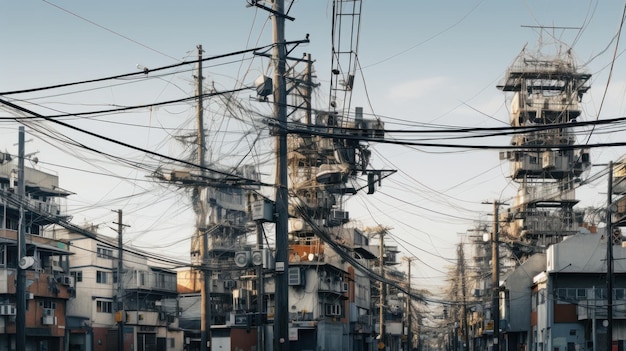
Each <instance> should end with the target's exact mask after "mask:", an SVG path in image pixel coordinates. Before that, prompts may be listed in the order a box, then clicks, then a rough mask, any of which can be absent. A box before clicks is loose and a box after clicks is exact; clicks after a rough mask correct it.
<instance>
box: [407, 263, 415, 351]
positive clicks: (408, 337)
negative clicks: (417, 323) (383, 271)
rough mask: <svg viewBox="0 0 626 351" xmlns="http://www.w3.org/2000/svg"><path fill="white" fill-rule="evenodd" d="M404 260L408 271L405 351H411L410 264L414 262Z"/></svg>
mask: <svg viewBox="0 0 626 351" xmlns="http://www.w3.org/2000/svg"><path fill="white" fill-rule="evenodd" d="M406 260H407V261H408V270H407V275H408V276H409V277H408V286H407V291H408V292H409V293H408V294H407V296H406V297H407V302H406V319H407V332H406V341H407V343H406V345H407V347H406V351H411V350H412V349H413V347H412V346H413V331H412V330H411V327H412V325H411V324H412V323H411V322H412V319H413V316H412V315H411V307H412V301H411V263H412V262H413V261H414V260H415V259H414V258H406Z"/></svg>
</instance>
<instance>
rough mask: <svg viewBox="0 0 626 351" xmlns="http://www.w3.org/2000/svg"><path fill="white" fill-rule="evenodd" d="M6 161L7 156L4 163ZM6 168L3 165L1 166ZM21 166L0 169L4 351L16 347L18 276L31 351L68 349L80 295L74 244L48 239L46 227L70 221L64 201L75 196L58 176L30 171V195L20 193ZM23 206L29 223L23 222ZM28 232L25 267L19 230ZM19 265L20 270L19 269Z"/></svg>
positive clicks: (0, 333) (0, 337)
mask: <svg viewBox="0 0 626 351" xmlns="http://www.w3.org/2000/svg"><path fill="white" fill-rule="evenodd" d="M3 160H5V158H4V157H2V160H0V161H3ZM0 163H2V162H0ZM17 174H18V171H17V163H16V162H7V163H4V164H0V350H13V349H15V347H16V346H15V344H16V339H15V338H16V332H17V330H16V329H17V326H16V313H17V311H16V304H17V299H19V298H20V297H19V296H16V276H17V271H18V270H19V269H23V270H24V271H25V274H26V296H25V297H22V298H26V311H25V313H26V316H25V317H26V324H25V326H24V327H25V337H26V348H27V350H36V351H38V350H49V351H58V350H63V349H64V346H65V345H66V339H65V338H64V337H65V328H66V326H67V321H66V318H65V312H66V308H67V304H68V302H69V300H70V299H71V298H72V297H73V296H74V295H75V291H74V281H73V279H72V277H71V276H70V275H69V271H68V257H69V256H70V254H71V253H70V251H69V249H68V244H67V242H65V241H62V240H54V239H49V238H44V237H43V236H42V233H43V231H44V228H45V227H47V226H48V225H50V224H51V223H54V221H55V219H57V218H61V217H63V216H64V211H63V206H62V200H63V199H64V198H65V197H66V196H68V195H69V193H68V192H66V191H64V190H63V189H60V188H59V187H58V184H59V182H58V177H57V176H55V175H53V174H48V173H45V172H42V171H40V170H38V169H35V168H31V167H25V169H24V178H25V179H24V184H25V190H26V192H25V196H24V197H23V198H22V197H21V196H19V194H18V191H17ZM20 207H22V209H23V213H24V216H23V221H22V222H21V223H20ZM20 225H23V226H24V230H25V240H26V253H25V255H24V256H25V259H26V260H25V261H24V262H25V263H26V264H22V262H20V258H19V257H18V230H19V226H20ZM18 263H19V265H18Z"/></svg>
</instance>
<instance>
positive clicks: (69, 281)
mask: <svg viewBox="0 0 626 351" xmlns="http://www.w3.org/2000/svg"><path fill="white" fill-rule="evenodd" d="M61 284H63V285H67V286H69V287H74V277H72V276H71V275H64V276H62V277H61Z"/></svg>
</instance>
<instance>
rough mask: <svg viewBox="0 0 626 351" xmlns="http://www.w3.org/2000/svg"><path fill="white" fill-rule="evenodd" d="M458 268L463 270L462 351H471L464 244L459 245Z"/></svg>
mask: <svg viewBox="0 0 626 351" xmlns="http://www.w3.org/2000/svg"><path fill="white" fill-rule="evenodd" d="M458 259H459V262H458V267H459V268H460V269H461V296H462V298H463V306H462V312H461V316H462V318H463V320H462V321H461V323H462V325H461V326H462V327H463V344H464V345H463V347H462V348H461V350H462V351H466V350H469V332H468V331H469V329H468V325H467V284H466V281H465V252H464V250H463V243H461V244H459V249H458Z"/></svg>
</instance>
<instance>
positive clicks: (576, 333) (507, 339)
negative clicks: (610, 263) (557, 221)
mask: <svg viewBox="0 0 626 351" xmlns="http://www.w3.org/2000/svg"><path fill="white" fill-rule="evenodd" d="M606 240H607V237H606V235H603V234H593V233H589V232H586V233H580V234H577V235H573V236H570V237H567V238H565V239H564V240H563V241H562V242H560V243H558V244H554V245H551V246H550V247H549V248H548V249H547V251H546V253H545V254H536V255H534V256H532V257H531V258H529V260H527V261H526V262H525V263H524V264H523V265H521V266H520V267H518V268H517V269H516V270H515V271H514V272H512V273H511V274H510V275H509V276H508V277H507V278H506V279H505V281H504V283H503V284H502V289H501V290H502V291H503V293H502V295H501V296H502V300H501V301H502V309H501V311H502V320H503V322H504V323H502V334H503V335H502V343H503V345H504V347H506V350H508V351H524V350H536V351H541V350H559V351H562V350H588V351H591V350H593V351H606V350H607V339H606V335H607V323H610V321H608V320H607V316H608V313H607V311H608V310H607V301H608V300H607V296H608V295H607V279H606V277H607V274H606V272H607V268H606V253H607V242H606ZM612 249H613V257H614V274H613V277H614V288H613V310H612V311H613V321H612V323H613V324H612V328H613V343H612V344H613V350H617V349H620V350H621V349H622V348H623V347H624V344H625V343H624V340H625V339H626V294H625V292H626V260H625V258H626V247H624V246H622V245H612ZM581 252H585V254H584V255H581Z"/></svg>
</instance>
